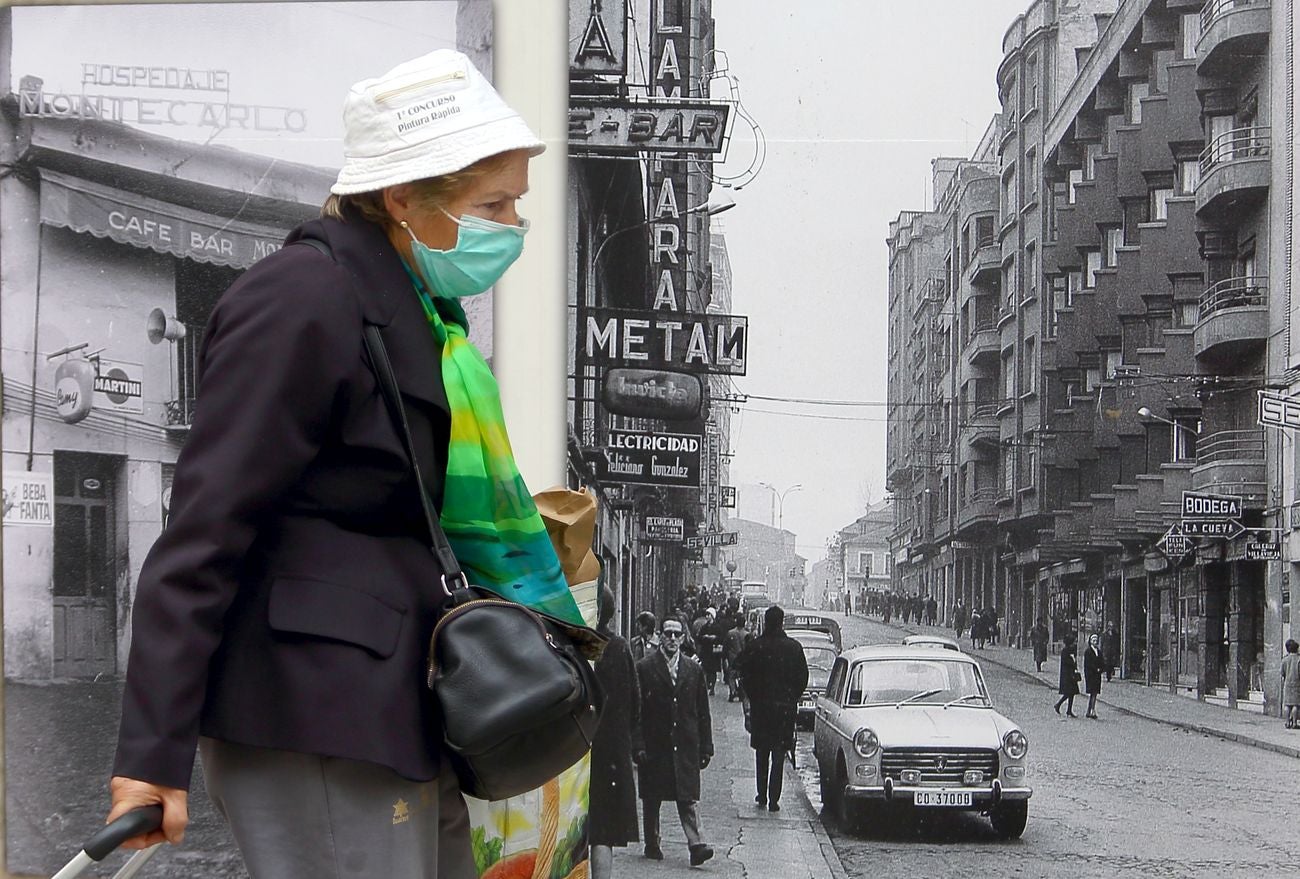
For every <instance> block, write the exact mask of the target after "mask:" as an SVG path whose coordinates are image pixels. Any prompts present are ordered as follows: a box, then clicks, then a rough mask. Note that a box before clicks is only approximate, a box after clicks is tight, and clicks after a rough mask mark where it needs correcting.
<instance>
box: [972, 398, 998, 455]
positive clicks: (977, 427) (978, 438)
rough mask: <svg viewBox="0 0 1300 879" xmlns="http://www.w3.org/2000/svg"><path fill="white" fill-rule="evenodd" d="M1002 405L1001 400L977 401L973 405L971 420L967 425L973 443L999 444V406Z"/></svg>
mask: <svg viewBox="0 0 1300 879" xmlns="http://www.w3.org/2000/svg"><path fill="white" fill-rule="evenodd" d="M1001 405H1002V403H1001V401H1000V400H987V401H980V402H977V403H976V404H975V405H974V406H972V407H971V410H970V422H969V423H968V424H967V425H966V426H967V427H968V428H969V429H970V442H971V443H972V444H974V443H986V444H989V445H993V446H996V445H997V444H998V441H999V434H998V408H999V407H1000V406H1001Z"/></svg>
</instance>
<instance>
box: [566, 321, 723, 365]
mask: <svg viewBox="0 0 1300 879" xmlns="http://www.w3.org/2000/svg"><path fill="white" fill-rule="evenodd" d="M582 344H583V350H584V352H585V354H586V357H587V362H589V363H593V364H603V365H606V366H626V367H636V368H642V369H666V370H671V371H676V372H687V373H695V374H700V373H709V374H716V375H744V374H745V368H746V358H747V356H748V353H749V318H747V317H744V316H741V315H735V314H690V313H682V312H672V311H655V310H653V309H628V308H589V309H586V326H585V327H584V328H583V338H582Z"/></svg>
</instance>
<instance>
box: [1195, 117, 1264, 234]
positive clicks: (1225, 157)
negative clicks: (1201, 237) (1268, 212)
mask: <svg viewBox="0 0 1300 879" xmlns="http://www.w3.org/2000/svg"><path fill="white" fill-rule="evenodd" d="M1271 135H1272V129H1271V128H1270V127H1269V126H1267V125H1252V126H1248V127H1246V128H1234V129H1232V130H1231V131H1225V132H1223V134H1220V135H1219V136H1218V137H1216V138H1215V139H1214V140H1212V141H1210V143H1209V145H1208V146H1206V147H1205V149H1204V150H1202V151H1201V179H1200V182H1199V183H1197V184H1196V213H1197V214H1200V215H1202V216H1207V215H1215V216H1220V217H1222V216H1224V215H1227V214H1229V213H1230V212H1232V211H1234V210H1237V209H1241V208H1246V207H1250V206H1252V205H1254V204H1255V203H1256V202H1258V201H1259V200H1260V199H1261V198H1262V197H1263V195H1264V193H1266V192H1267V191H1268V185H1269V174H1270V167H1269V164H1270V161H1269V155H1270V153H1271V151H1272V144H1271V143H1270V139H1271Z"/></svg>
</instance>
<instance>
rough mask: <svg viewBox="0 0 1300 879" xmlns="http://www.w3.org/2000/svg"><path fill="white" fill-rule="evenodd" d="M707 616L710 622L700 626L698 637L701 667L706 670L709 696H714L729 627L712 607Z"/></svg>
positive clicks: (705, 678)
mask: <svg viewBox="0 0 1300 879" xmlns="http://www.w3.org/2000/svg"><path fill="white" fill-rule="evenodd" d="M705 614H706V616H707V617H708V621H707V622H706V623H705V624H704V625H702V626H700V631H699V634H698V636H697V637H698V639H699V644H700V656H699V658H700V666H701V667H702V668H703V669H704V681H705V683H706V684H708V687H709V695H710V696H712V695H713V694H714V688H715V687H716V686H717V683H718V674H719V673H720V672H721V671H722V659H723V653H724V652H725V650H726V644H725V642H724V639H725V638H726V634H727V627H726V624H725V622H724V621H723V620H722V619H721V618H720V617H719V616H718V612H717V611H715V610H714V609H713V608H711V607H710V608H709V609H708V610H707V611H705Z"/></svg>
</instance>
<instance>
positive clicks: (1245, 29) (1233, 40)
mask: <svg viewBox="0 0 1300 879" xmlns="http://www.w3.org/2000/svg"><path fill="white" fill-rule="evenodd" d="M1269 5H1270V4H1269V3H1268V0H1209V2H1208V3H1206V4H1205V6H1204V8H1202V9H1201V35H1200V37H1198V38H1197V40H1196V72H1197V73H1199V74H1201V75H1202V76H1217V75H1220V74H1222V73H1224V72H1226V69H1227V68H1229V67H1231V65H1232V61H1233V59H1238V58H1241V57H1243V56H1249V55H1255V54H1258V53H1259V52H1261V51H1262V50H1263V49H1264V47H1265V46H1267V45H1268V33H1269V18H1270V14H1271V10H1270V9H1269Z"/></svg>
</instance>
